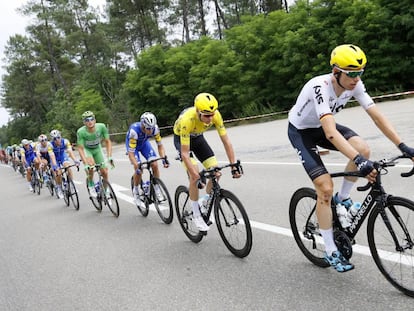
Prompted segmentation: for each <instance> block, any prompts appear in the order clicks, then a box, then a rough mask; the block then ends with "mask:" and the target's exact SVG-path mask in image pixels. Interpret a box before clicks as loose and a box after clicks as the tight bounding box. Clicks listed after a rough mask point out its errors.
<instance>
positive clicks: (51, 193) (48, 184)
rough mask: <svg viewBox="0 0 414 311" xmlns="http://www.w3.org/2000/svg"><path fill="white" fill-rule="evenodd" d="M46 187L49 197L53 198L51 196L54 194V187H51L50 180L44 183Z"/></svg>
mask: <svg viewBox="0 0 414 311" xmlns="http://www.w3.org/2000/svg"><path fill="white" fill-rule="evenodd" d="M46 186H47V188H48V189H49V192H50V195H51V196H52V197H53V195H54V194H55V187H54V185H53V182H52V180H49V181H48V182H47V183H46Z"/></svg>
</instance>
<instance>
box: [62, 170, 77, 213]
mask: <svg viewBox="0 0 414 311" xmlns="http://www.w3.org/2000/svg"><path fill="white" fill-rule="evenodd" d="M66 193H67V196H68V199H70V201H71V202H72V204H73V207H74V208H75V209H76V210H79V197H78V190H77V189H76V187H75V183H74V182H73V180H72V179H71V178H68V183H67V185H66ZM65 196H66V194H65ZM68 206H69V205H68Z"/></svg>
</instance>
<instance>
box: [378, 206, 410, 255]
mask: <svg viewBox="0 0 414 311" xmlns="http://www.w3.org/2000/svg"><path fill="white" fill-rule="evenodd" d="M387 206H388V208H389V210H390V212H391V214H392V215H393V216H394V217H395V219H396V220H397V222H398V225H399V226H400V227H401V229H402V230H403V232H404V235H405V236H406V242H407V243H406V245H401V244H400V242H399V241H398V238H397V236H396V234H395V231H394V229H393V227H392V225H391V222H390V219H389V217H388V215H387V212H386V210H385V208H384V205H383V204H381V207H379V208H380V215H381V217H382V220H383V221H384V223H385V226H386V227H387V229H388V231H389V232H390V234H391V237H392V239H393V241H394V243H395V250H396V251H398V252H404V251H405V250H406V249H412V248H413V246H414V243H413V241H412V239H411V236H410V234H409V232H408V230H407V227H406V225H405V223H404V221H403V220H402V218H401V216H400V214H399V213H398V211H397V210H396V209H395V207H394V206H393V205H387Z"/></svg>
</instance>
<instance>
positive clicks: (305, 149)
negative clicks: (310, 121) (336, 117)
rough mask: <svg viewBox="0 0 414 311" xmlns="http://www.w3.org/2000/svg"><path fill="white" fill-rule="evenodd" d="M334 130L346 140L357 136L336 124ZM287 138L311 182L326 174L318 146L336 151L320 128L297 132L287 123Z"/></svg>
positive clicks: (348, 129) (297, 130)
mask: <svg viewBox="0 0 414 311" xmlns="http://www.w3.org/2000/svg"><path fill="white" fill-rule="evenodd" d="M336 129H337V130H338V132H339V133H341V134H342V136H343V137H344V138H345V139H346V140H348V139H350V138H351V137H353V136H358V134H357V133H355V132H354V131H353V130H351V129H350V128H348V127H346V126H343V125H340V124H336ZM288 136H289V140H290V142H291V144H292V146H293V147H294V148H295V150H296V152H297V154H298V156H299V159H300V160H301V162H302V164H303V167H304V168H305V170H306V173H307V174H308V175H309V177H310V178H311V179H312V180H314V179H315V178H316V177H319V176H321V175H323V174H327V173H328V171H327V169H326V167H325V165H324V164H323V162H322V159H321V157H320V155H319V152H318V146H319V147H322V148H326V149H329V150H338V149H336V147H335V146H334V145H333V144H332V143H331V142H330V141H329V140H328V139H327V138H326V135H325V132H324V131H323V129H322V127H319V128H309V129H303V130H299V129H297V128H296V127H295V126H294V125H293V124H291V123H289V127H288Z"/></svg>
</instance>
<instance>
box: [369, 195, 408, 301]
mask: <svg viewBox="0 0 414 311" xmlns="http://www.w3.org/2000/svg"><path fill="white" fill-rule="evenodd" d="M389 228H392V231H393V232H394V234H395V238H396V241H395V240H394V239H393V237H392V235H391V231H390V229H389ZM367 234H368V244H369V249H370V251H371V254H372V258H373V259H374V261H375V264H376V265H377V267H378V269H379V270H380V271H381V273H382V274H383V275H384V276H385V278H386V279H387V280H388V281H389V282H390V283H391V284H392V285H393V286H394V287H396V288H397V289H398V290H400V291H401V292H403V293H404V294H406V295H408V296H411V297H414V274H413V271H414V241H413V239H414V202H412V201H410V200H408V199H405V198H400V197H393V196H390V197H388V200H387V203H386V206H385V208H384V209H382V208H379V207H378V208H375V207H374V209H373V210H372V212H371V214H370V216H369V219H368V227H367Z"/></svg>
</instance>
